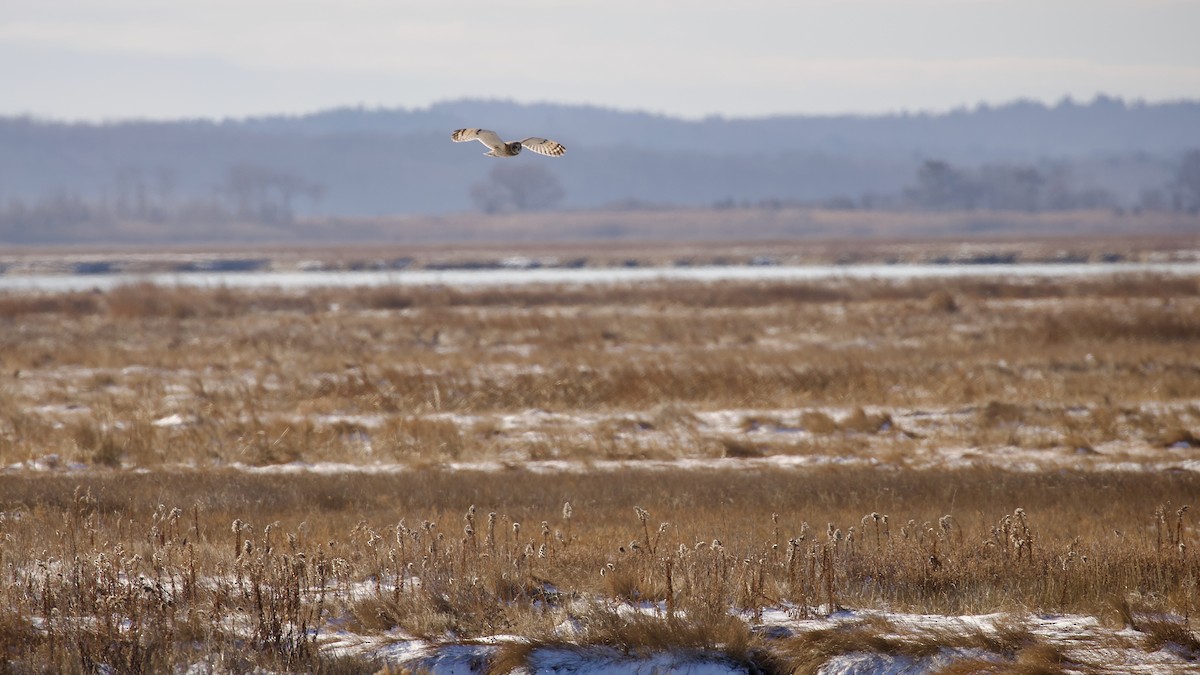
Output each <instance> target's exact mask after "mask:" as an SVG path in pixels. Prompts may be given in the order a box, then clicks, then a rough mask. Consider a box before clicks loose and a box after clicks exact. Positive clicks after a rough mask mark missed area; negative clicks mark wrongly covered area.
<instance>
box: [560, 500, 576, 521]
mask: <svg viewBox="0 0 1200 675" xmlns="http://www.w3.org/2000/svg"><path fill="white" fill-rule="evenodd" d="M574 513H575V511H574V510H573V509H572V508H571V502H563V510H562V514H563V519H564V520H570V519H571V516H572V515H573V514H574Z"/></svg>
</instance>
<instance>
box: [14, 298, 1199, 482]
mask: <svg viewBox="0 0 1200 675" xmlns="http://www.w3.org/2000/svg"><path fill="white" fill-rule="evenodd" d="M941 294H949V295H951V296H952V298H953V304H954V310H953V311H952V312H948V311H947V308H946V307H947V306H946V303H945V301H944V300H937V301H933V302H931V301H930V300H929V298H930V297H933V296H939V295H941ZM0 304H2V305H3V306H2V307H0V321H3V322H5V324H6V329H5V330H4V331H3V332H2V333H0V361H2V362H0V369H2V370H0V372H2V373H4V376H3V378H2V379H0V410H3V411H4V412H3V413H0V462H3V463H5V464H11V463H13V462H21V461H26V460H30V459H37V458H40V457H45V456H48V455H54V456H57V457H58V458H59V459H60V460H61V461H62V462H64V463H69V462H85V463H91V464H96V465H100V466H131V465H138V466H153V465H157V464H177V463H184V464H194V465H207V464H212V463H214V462H216V463H229V462H242V463H247V464H256V465H262V464H272V463H281V462H288V461H296V460H301V461H310V462H311V461H321V460H334V461H349V462H363V461H379V460H385V461H400V462H416V463H430V462H432V463H437V462H443V461H450V460H470V459H494V458H498V457H509V458H512V457H513V453H514V452H515V453H517V458H519V457H520V455H521V453H524V454H525V456H526V457H540V458H555V457H574V458H588V457H591V458H597V459H603V458H622V457H627V458H637V457H656V458H670V457H676V456H700V457H707V456H719V455H721V454H727V455H729V456H758V455H772V454H810V453H812V452H814V450H815V451H818V452H821V453H827V454H847V455H856V454H857V455H861V454H862V453H863V452H864V451H865V450H866V447H865V446H864V444H863V439H864V438H866V437H872V436H873V437H876V438H877V440H873V441H872V442H871V443H870V447H871V449H872V450H871V451H872V452H874V453H875V454H877V455H879V456H888V455H891V456H900V455H905V454H909V451H910V450H911V449H912V448H913V447H917V448H918V449H919V448H933V447H944V446H947V445H967V446H969V447H973V448H978V449H984V450H986V449H990V448H997V447H1006V446H1011V447H1018V448H1028V449H1047V448H1066V449H1069V450H1074V449H1080V450H1081V451H1085V450H1087V449H1091V450H1102V448H1101V446H1103V445H1104V444H1106V443H1126V444H1129V443H1133V444H1146V443H1149V444H1152V445H1156V446H1159V447H1175V448H1176V449H1179V448H1183V449H1185V450H1186V449H1188V448H1195V447H1196V446H1197V445H1200V444H1197V443H1195V442H1194V438H1195V434H1196V433H1197V432H1196V429H1197V425H1198V423H1200V414H1198V413H1200V410H1198V409H1197V407H1196V404H1195V401H1196V400H1197V399H1200V370H1197V366H1196V363H1200V339H1198V338H1200V318H1198V317H1200V289H1198V285H1197V281H1196V280H1195V279H1179V278H1173V277H1132V278H1124V279H1122V280H1120V282H1116V281H1114V280H1111V279H1108V278H1097V279H1083V280H1071V281H1053V280H1047V281H1040V282H1037V283H1025V282H1021V281H1003V280H987V279H979V280H975V279H964V280H955V281H937V282H932V281H922V280H916V281H911V282H905V283H886V282H871V281H844V280H843V281H831V282H809V283H794V284H793V283H721V284H685V283H651V284H645V285H636V286H615V287H594V286H591V287H512V288H486V289H477V290H454V289H446V288H406V289H399V288H382V289H352V290H337V289H320V290H314V291H310V292H305V293H303V294H300V293H290V292H284V291H271V290H259V291H231V290H229V289H214V290H202V289H187V288H159V287H154V286H147V285H137V286H130V287H122V288H118V289H116V290H114V291H112V292H108V293H89V294H68V295H63V296H56V295H49V296H46V295H37V294H31V295H13V296H8V297H5V298H4V299H3V303H0ZM725 409H758V410H762V411H764V412H762V413H759V416H760V417H761V418H762V419H760V420H757V421H756V420H755V419H754V418H753V417H751V416H748V417H747V418H746V419H745V420H744V422H743V423H742V425H741V427H740V428H730V429H720V430H715V429H712V428H711V427H710V426H706V425H705V424H702V423H700V422H698V420H697V418H696V414H698V413H702V412H705V411H717V410H725ZM529 410H540V411H547V412H551V413H556V414H562V415H574V416H579V415H581V414H582V415H585V416H586V415H592V416H599V417H603V418H607V419H608V420H610V422H604V423H602V422H597V423H596V425H595V426H594V428H586V425H585V426H580V425H579V424H575V425H574V426H572V425H570V424H566V425H564V424H558V425H557V426H556V427H545V426H539V424H538V423H537V422H536V421H535V422H531V423H528V424H526V422H525V421H521V420H516V421H512V420H511V418H509V416H511V415H512V414H513V413H523V412H525V411H529ZM654 410H658V411H668V413H667V415H666V417H661V415H660V416H659V418H655V417H653V416H649V415H646V414H644V411H654ZM939 410H940V411H942V412H943V413H944V414H943V415H942V418H939V419H942V421H941V422H939V423H938V424H931V425H923V424H921V421H920V419H912V418H911V416H910V418H909V419H906V418H905V415H908V414H909V413H912V412H913V411H926V412H936V411H939ZM962 411H967V412H968V413H969V412H970V411H974V412H975V414H974V415H973V416H972V415H970V414H967V415H963V414H960V413H961V412H962ZM631 412H635V413H636V414H637V415H639V416H640V417H638V418H637V419H636V420H635V421H634V422H627V421H624V420H628V419H630V414H631ZM171 415H178V416H179V420H178V422H179V423H177V424H166V423H159V424H155V422H156V421H157V420H162V419H163V418H168V417H170V416H171ZM506 418H509V419H510V421H509V422H505V421H504V420H505V419H506ZM604 425H607V426H604ZM793 427H794V428H796V429H798V430H801V431H804V432H806V435H796V434H792V435H791V436H790V437H789V436H787V435H786V434H776V435H775V436H773V437H771V438H767V437H765V436H762V435H761V434H760V435H759V436H762V437H758V436H755V432H756V431H759V430H762V429H772V428H773V429H776V430H779V429H783V430H787V429H790V428H793ZM730 432H734V433H736V434H738V435H737V436H736V437H731V436H730V435H729V434H730ZM789 438H790V440H788V439H789ZM781 439H782V440H781Z"/></svg>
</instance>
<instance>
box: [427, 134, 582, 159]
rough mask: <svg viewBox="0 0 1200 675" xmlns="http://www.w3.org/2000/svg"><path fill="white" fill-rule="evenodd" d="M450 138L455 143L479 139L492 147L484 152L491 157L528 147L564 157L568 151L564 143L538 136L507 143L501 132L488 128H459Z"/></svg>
mask: <svg viewBox="0 0 1200 675" xmlns="http://www.w3.org/2000/svg"><path fill="white" fill-rule="evenodd" d="M450 140H452V141H454V142H455V143H465V142H466V141H479V142H480V143H483V144H484V145H486V146H488V147H489V148H491V150H490V151H489V152H486V153H484V154H486V155H488V156H489V157H515V156H517V154H519V153H520V152H521V148H528V149H529V150H530V151H532V152H536V153H538V154H539V155H546V156H547V157H562V156H563V155H564V154H565V153H566V152H567V149H566V148H565V147H563V144H562V143H559V142H557V141H552V140H549V139H546V138H538V137H537V136H530V137H529V138H526V139H525V140H522V141H512V142H509V143H505V142H504V140H503V139H502V138H500V134H497V133H496V132H494V131H490V130H488V129H458V130H456V131H454V132H453V133H451V134H450Z"/></svg>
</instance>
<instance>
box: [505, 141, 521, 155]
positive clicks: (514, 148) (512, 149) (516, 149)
mask: <svg viewBox="0 0 1200 675" xmlns="http://www.w3.org/2000/svg"><path fill="white" fill-rule="evenodd" d="M508 153H509V154H510V155H519V154H521V142H520V141H513V142H512V143H509V144H508Z"/></svg>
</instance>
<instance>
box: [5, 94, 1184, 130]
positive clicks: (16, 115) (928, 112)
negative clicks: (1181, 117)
mask: <svg viewBox="0 0 1200 675" xmlns="http://www.w3.org/2000/svg"><path fill="white" fill-rule="evenodd" d="M461 103H491V104H503V105H513V106H518V107H526V108H532V107H538V106H555V107H562V108H584V109H593V110H603V111H608V112H614V113H619V114H630V115H648V116H651V117H659V118H664V119H672V120H677V121H682V122H710V121H754V120H768V119H779V118H789V117H791V118H810V119H828V118H886V117H922V116H935V117H936V116H948V115H953V114H962V113H977V112H983V111H988V110H996V109H1003V108H1010V107H1014V106H1021V105H1035V106H1039V107H1042V108H1045V109H1047V110H1053V109H1057V108H1062V107H1068V106H1077V107H1090V106H1094V105H1097V104H1107V103H1114V104H1120V105H1121V106H1123V107H1124V108H1126V109H1129V108H1140V107H1151V106H1170V105H1184V104H1189V103H1192V104H1196V103H1200V97H1174V98H1163V99H1155V100H1148V99H1146V98H1144V97H1136V98H1130V99H1126V98H1124V97H1123V96H1121V95H1111V94H1107V93H1104V92H1097V93H1096V94H1094V95H1093V96H1092V98H1091V99H1089V100H1080V99H1076V98H1075V97H1073V96H1071V95H1070V94H1064V95H1063V96H1061V97H1059V98H1058V99H1056V100H1054V101H1053V102H1051V101H1048V100H1046V99H1039V98H1037V97H1033V96H1018V97H1016V98H1011V99H1007V100H1005V101H1003V102H991V101H976V102H975V103H961V104H957V105H954V106H950V107H944V108H924V109H911V108H897V109H892V110H887V111H875V112H863V111H849V110H847V111H842V112H820V113H817V112H799V111H797V112H773V113H761V114H753V115H729V114H724V113H715V112H714V113H706V114H703V115H685V114H679V113H670V112H665V111H660V110H653V109H650V108H648V107H645V108H629V107H621V106H610V105H604V104H602V103H595V102H572V101H551V100H530V101H519V100H516V99H513V98H491V97H471V96H462V97H458V98H448V99H442V100H439V101H435V102H433V103H429V104H427V105H424V106H421V105H416V106H404V105H385V104H367V103H364V102H358V103H345V104H336V105H330V106H327V107H321V108H313V109H311V110H308V111H305V112H261V113H248V114H244V115H223V116H213V115H196V116H162V117H147V116H137V115H130V116H126V117H109V116H105V117H74V118H72V117H66V116H55V115H52V114H47V113H41V112H30V111H26V112H10V113H0V120H28V121H33V122H40V123H50V124H70V125H94V126H116V125H121V124H172V123H187V122H191V123H195V122H207V123H211V124H237V123H244V122H252V121H255V120H268V119H279V118H284V119H289V118H290V119H303V118H306V117H315V116H318V115H323V114H328V113H333V112H339V111H365V112H372V113H390V112H405V113H422V112H431V111H433V110H434V109H436V108H438V107H441V106H449V105H454V104H461Z"/></svg>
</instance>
